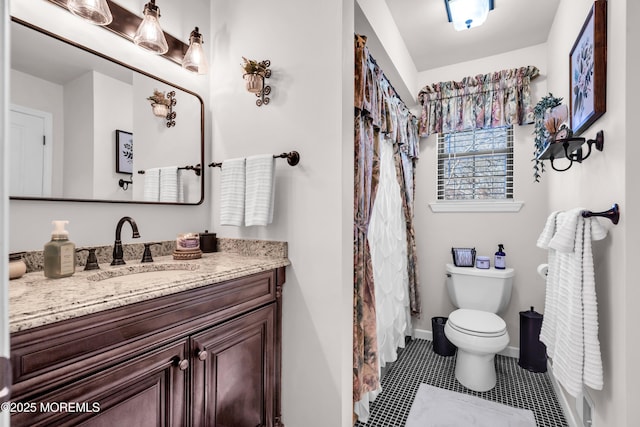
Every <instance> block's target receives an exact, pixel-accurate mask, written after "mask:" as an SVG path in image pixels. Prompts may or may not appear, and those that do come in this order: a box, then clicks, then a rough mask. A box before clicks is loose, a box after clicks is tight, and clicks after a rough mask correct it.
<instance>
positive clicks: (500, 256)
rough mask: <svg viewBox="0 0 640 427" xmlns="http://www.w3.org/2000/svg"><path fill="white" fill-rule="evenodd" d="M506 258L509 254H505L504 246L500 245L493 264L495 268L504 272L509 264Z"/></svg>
mask: <svg viewBox="0 0 640 427" xmlns="http://www.w3.org/2000/svg"><path fill="white" fill-rule="evenodd" d="M506 258H507V254H505V253H504V245H503V244H502V243H500V244H499V245H498V252H496V258H495V260H494V263H493V265H494V267H495V268H498V269H500V270H504V269H505V267H506V264H507V262H506Z"/></svg>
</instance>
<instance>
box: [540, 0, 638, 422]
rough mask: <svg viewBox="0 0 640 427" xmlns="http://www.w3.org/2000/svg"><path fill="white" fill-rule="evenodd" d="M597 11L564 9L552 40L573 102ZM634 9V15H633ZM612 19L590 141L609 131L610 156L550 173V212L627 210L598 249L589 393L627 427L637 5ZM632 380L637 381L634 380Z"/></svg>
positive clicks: (575, 4)
mask: <svg viewBox="0 0 640 427" xmlns="http://www.w3.org/2000/svg"><path fill="white" fill-rule="evenodd" d="M592 5H593V2H592V1H590V0H567V1H563V2H561V3H560V5H559V7H558V12H557V15H556V20H555V22H554V25H553V28H552V31H551V33H550V35H549V39H548V45H549V59H548V63H549V79H548V80H549V82H548V86H549V91H551V92H552V93H553V94H554V95H556V96H562V97H564V98H565V100H566V101H567V103H568V99H569V98H568V97H569V87H568V73H569V65H568V58H569V52H570V50H571V48H572V46H573V43H574V41H575V39H576V37H577V35H578V33H579V32H580V29H581V27H582V24H583V22H584V20H585V19H586V16H587V13H588V11H589V10H590V8H591V6H592ZM627 8H629V10H630V11H633V12H635V13H634V14H633V15H630V14H629V13H628V11H627ZM607 13H608V29H607V49H608V52H607V112H606V113H605V114H604V115H603V116H602V117H601V118H600V119H599V120H598V121H597V122H595V123H594V124H593V125H591V127H590V128H589V129H587V130H586V132H585V133H584V134H583V136H585V137H589V138H593V137H594V136H595V134H596V132H597V131H599V130H601V129H602V130H604V137H605V142H604V151H603V152H602V153H600V152H595V153H594V154H592V156H591V157H590V158H589V159H588V160H586V161H585V162H584V163H583V164H582V165H577V166H574V167H572V168H571V169H570V170H569V171H567V172H563V173H551V174H549V175H550V176H549V177H548V178H549V183H550V185H549V200H550V206H549V209H550V210H557V209H568V208H572V207H576V206H584V207H587V208H589V209H592V210H606V209H608V208H609V207H611V205H612V204H613V203H614V202H617V203H619V204H620V207H621V220H620V223H619V224H618V225H617V226H612V225H611V223H608V224H607V226H609V227H611V228H610V230H609V235H608V237H607V238H606V239H605V240H604V241H601V242H597V243H595V244H594V261H595V272H596V292H597V295H598V316H599V322H600V325H599V339H600V344H601V351H602V361H603V364H604V389H603V390H602V391H595V390H590V389H589V390H587V392H588V393H589V395H591V396H592V397H593V399H594V402H595V423H594V425H597V426H627V425H634V424H635V423H636V422H637V420H638V419H640V412H639V411H640V410H639V409H638V407H637V406H638V405H637V402H638V391H637V384H638V380H639V377H638V368H637V367H635V366H634V365H635V362H634V359H635V358H634V357H632V355H635V354H636V353H637V352H638V350H640V346H639V345H638V343H637V342H638V341H637V338H636V337H637V331H636V325H635V322H634V319H633V316H634V314H635V313H637V310H636V309H635V303H636V302H637V298H636V299H634V298H633V296H636V297H637V296H638V291H637V283H636V282H637V280H635V276H636V274H635V272H633V271H632V268H633V264H634V263H635V264H637V259H638V258H637V256H638V248H637V239H632V238H631V236H632V235H633V234H631V233H632V232H633V231H635V233H636V234H635V236H637V235H638V234H637V232H638V219H637V218H638V215H637V214H638V207H639V206H638V201H637V200H638V199H637V189H636V188H634V187H635V186H634V185H633V183H637V182H639V181H638V180H639V178H640V174H639V172H638V168H637V167H636V165H635V164H634V160H635V159H637V157H634V156H633V155H631V154H632V153H634V154H637V153H638V149H637V147H636V146H637V143H636V142H635V138H634V133H633V132H634V131H635V127H634V122H635V121H637V112H638V107H637V105H636V104H637V97H636V96H634V95H637V93H638V89H637V86H636V84H635V76H636V75H637V72H636V71H637V68H635V67H633V65H635V66H637V65H638V59H637V47H636V46H634V45H632V44H630V43H632V42H633V40H637V30H636V29H635V27H636V22H637V18H638V7H637V5H636V4H635V2H633V1H626V2H625V1H609V2H608V11H607ZM634 18H635V19H634ZM627 24H629V26H628V27H627ZM628 30H632V31H634V32H635V33H636V34H635V36H636V38H634V37H633V35H632V34H628V33H627V31H628ZM625 83H627V84H625ZM634 255H635V257H634ZM632 373H635V375H634V376H630V374H632ZM565 395H566V394H565ZM633 397H635V398H633ZM569 401H570V402H573V400H572V399H569Z"/></svg>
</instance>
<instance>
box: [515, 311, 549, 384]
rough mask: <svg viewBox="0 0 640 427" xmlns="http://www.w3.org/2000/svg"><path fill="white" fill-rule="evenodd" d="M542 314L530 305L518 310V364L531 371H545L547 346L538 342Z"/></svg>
mask: <svg viewBox="0 0 640 427" xmlns="http://www.w3.org/2000/svg"><path fill="white" fill-rule="evenodd" d="M541 328H542V314H540V313H536V312H535V311H534V310H533V307H531V310H529V311H521V312H520V359H519V360H518V365H520V366H521V367H522V368H524V369H526V370H528V371H531V372H547V346H545V345H544V344H543V343H541V342H540V329H541Z"/></svg>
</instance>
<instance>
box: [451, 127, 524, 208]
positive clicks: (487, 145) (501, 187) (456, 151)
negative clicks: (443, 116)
mask: <svg viewBox="0 0 640 427" xmlns="http://www.w3.org/2000/svg"><path fill="white" fill-rule="evenodd" d="M493 199H500V200H503V199H513V127H512V126H506V127H499V128H490V129H474V130H468V131H462V132H453V133H445V134H439V135H438V200H493Z"/></svg>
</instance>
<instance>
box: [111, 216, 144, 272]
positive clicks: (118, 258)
mask: <svg viewBox="0 0 640 427" xmlns="http://www.w3.org/2000/svg"><path fill="white" fill-rule="evenodd" d="M125 222H128V223H129V224H131V229H132V230H133V236H131V237H133V238H134V239H137V238H139V237H140V233H138V226H137V225H136V222H135V221H134V220H133V218H131V217H130V216H123V217H122V218H120V221H118V225H116V241H115V243H114V244H113V261H111V265H123V264H125V262H124V259H122V258H123V253H122V241H121V240H120V236H121V234H122V226H123V225H124V223H125Z"/></svg>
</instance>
